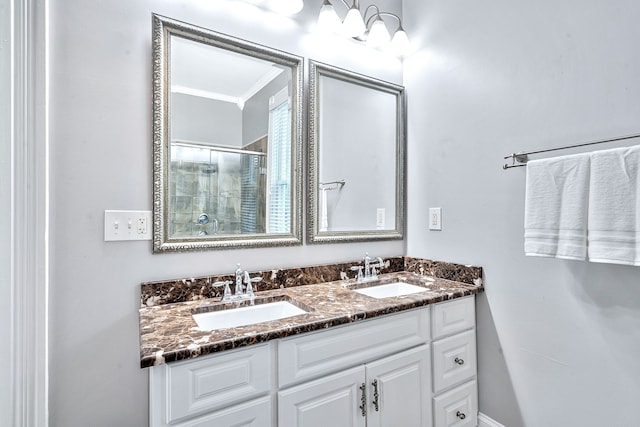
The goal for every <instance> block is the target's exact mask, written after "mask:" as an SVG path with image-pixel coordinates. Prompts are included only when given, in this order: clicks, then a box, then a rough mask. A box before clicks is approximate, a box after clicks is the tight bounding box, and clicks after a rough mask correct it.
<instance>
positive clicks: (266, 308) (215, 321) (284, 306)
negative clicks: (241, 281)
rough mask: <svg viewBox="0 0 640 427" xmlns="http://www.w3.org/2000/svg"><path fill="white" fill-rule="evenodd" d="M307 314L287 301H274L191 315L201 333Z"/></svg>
mask: <svg viewBox="0 0 640 427" xmlns="http://www.w3.org/2000/svg"><path fill="white" fill-rule="evenodd" d="M305 313H307V312H306V311H304V310H303V309H301V308H300V307H298V306H296V305H294V304H292V303H290V302H289V301H274V302H268V303H264V304H257V305H248V306H245V307H239V308H227V309H223V310H216V311H207V312H203V313H196V314H193V319H194V320H195V321H196V323H197V324H198V328H199V329H201V330H203V331H213V330H215V329H224V328H237V327H239V326H247V325H253V324H256V323H262V322H269V321H271V320H280V319H285V318H287V317H292V316H297V315H299V314H305Z"/></svg>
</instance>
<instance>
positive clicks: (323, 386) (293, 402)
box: [278, 366, 400, 427]
mask: <svg viewBox="0 0 640 427" xmlns="http://www.w3.org/2000/svg"><path fill="white" fill-rule="evenodd" d="M363 385H364V367H363V366H358V367H355V368H352V369H348V370H346V371H342V372H339V373H337V374H334V375H329V376H327V377H324V378H320V379H318V380H315V381H309V382H307V383H304V384H301V385H299V386H296V387H291V388H289V389H286V390H283V391H280V392H279V393H278V427H365V416H364V415H363V410H362V409H361V406H362V405H363V402H362V400H363V399H362V396H363V393H364V391H363V390H362V389H361V387H363ZM364 405H365V406H364V407H365V408H366V401H365V402H364ZM397 425H400V424H397Z"/></svg>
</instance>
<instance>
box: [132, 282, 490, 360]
mask: <svg viewBox="0 0 640 427" xmlns="http://www.w3.org/2000/svg"><path fill="white" fill-rule="evenodd" d="M378 278H379V281H378V282H377V283H379V284H383V283H389V282H392V281H396V280H400V281H404V282H408V283H411V284H414V285H418V286H422V287H424V288H426V289H427V291H426V292H421V293H416V294H410V295H404V296H400V297H391V298H383V299H375V298H372V297H368V296H365V295H361V294H359V293H357V292H354V291H353V290H351V289H349V287H351V288H357V287H366V286H371V285H372V283H376V282H368V283H363V284H358V283H356V281H355V279H347V280H338V281H333V282H327V283H321V284H309V285H304V286H294V287H285V288H282V289H273V290H267V291H262V292H256V300H255V302H254V303H255V304H259V303H264V302H269V301H274V300H281V299H285V300H288V301H289V302H291V303H293V304H294V305H297V306H299V307H300V308H302V309H304V310H305V311H307V313H306V314H301V315H298V316H294V317H289V318H285V319H281V320H275V321H270V322H263V323H259V324H254V325H249V326H241V327H235V328H228V329H218V330H214V331H202V330H200V329H198V327H197V325H196V323H195V321H194V320H193V317H192V314H194V313H197V312H206V311H213V310H218V309H224V308H235V307H236V306H241V305H248V304H250V302H249V301H245V302H227V303H221V302H219V300H220V299H219V298H210V299H200V300H195V301H184V302H176V303H168V304H161V305H153V306H145V305H143V306H142V308H140V310H139V314H140V366H141V367H142V368H146V367H149V366H155V365H160V364H163V363H168V362H173V361H178V360H185V359H191V358H195V357H198V356H201V355H205V354H210V353H215V352H218V351H224V350H229V349H233V348H238V347H243V346H248V345H252V344H257V343H262V342H266V341H269V340H272V339H277V338H283V337H287V336H292V335H297V334H301V333H304V332H311V331H316V330H320V329H326V328H329V327H332V326H337V325H342V324H346V323H351V322H355V321H359V320H364V319H368V318H372V317H377V316H382V315H385V314H390V313H397V312H400V311H403V310H409V309H412V308H416V307H421V306H425V305H428V304H433V303H436V302H440V301H446V300H451V299H455V298H459V297H463V296H468V295H474V294H477V293H479V292H482V291H483V290H484V288H483V286H482V281H481V280H479V281H477V283H478V284H470V283H462V282H457V281H452V280H448V279H441V278H436V277H433V276H429V275H424V274H418V273H414V272H407V271H401V272H394V273H388V274H381V275H379V276H378Z"/></svg>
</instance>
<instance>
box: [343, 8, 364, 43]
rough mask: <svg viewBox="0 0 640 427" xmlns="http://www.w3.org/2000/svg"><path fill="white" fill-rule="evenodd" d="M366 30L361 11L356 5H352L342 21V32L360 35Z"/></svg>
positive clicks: (353, 35)
mask: <svg viewBox="0 0 640 427" xmlns="http://www.w3.org/2000/svg"><path fill="white" fill-rule="evenodd" d="M366 30H367V27H365V25H364V21H363V20H362V15H360V11H359V10H358V9H357V8H356V7H355V6H353V7H351V9H349V12H347V16H345V17H344V21H343V22H342V33H343V34H344V35H345V36H347V37H359V36H361V35H363V34H364V32H365V31H366Z"/></svg>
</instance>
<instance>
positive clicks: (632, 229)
mask: <svg viewBox="0 0 640 427" xmlns="http://www.w3.org/2000/svg"><path fill="white" fill-rule="evenodd" d="M639 168H640V145H639V146H634V147H625V148H614V149H612V150H603V151H595V152H593V153H591V180H590V181H591V184H590V189H589V230H588V236H589V237H588V245H589V261H592V262H606V263H612V264H627V265H640V173H639V170H638V169H639Z"/></svg>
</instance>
